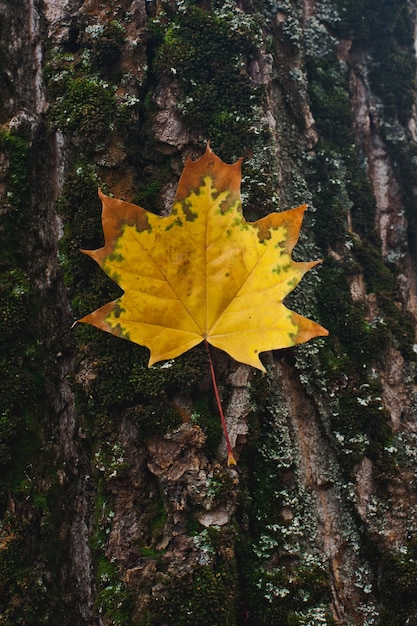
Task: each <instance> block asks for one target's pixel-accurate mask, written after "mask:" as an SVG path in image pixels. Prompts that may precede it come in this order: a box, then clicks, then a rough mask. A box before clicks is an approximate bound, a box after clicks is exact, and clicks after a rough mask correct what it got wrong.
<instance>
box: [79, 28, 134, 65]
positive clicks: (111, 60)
mask: <svg viewBox="0 0 417 626" xmlns="http://www.w3.org/2000/svg"><path fill="white" fill-rule="evenodd" d="M86 32H87V33H88V35H90V37H91V43H90V49H91V63H92V67H93V68H94V69H97V70H99V71H101V72H102V73H104V74H106V72H108V71H109V66H112V65H114V64H115V63H116V62H117V61H119V59H120V56H121V52H122V47H123V44H124V42H125V32H126V31H125V28H124V26H123V25H122V24H121V23H120V22H118V21H117V20H111V21H110V22H108V23H106V24H104V25H101V24H100V25H97V26H90V27H87V28H86Z"/></svg>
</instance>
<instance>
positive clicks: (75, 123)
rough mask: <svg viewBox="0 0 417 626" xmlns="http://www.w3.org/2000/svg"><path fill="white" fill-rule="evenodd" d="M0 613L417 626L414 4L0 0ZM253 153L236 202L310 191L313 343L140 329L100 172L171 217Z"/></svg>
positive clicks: (264, 201)
mask: <svg viewBox="0 0 417 626" xmlns="http://www.w3.org/2000/svg"><path fill="white" fill-rule="evenodd" d="M0 17H1V22H0V50H1V55H0V72H1V73H0V86H1V102H0V146H1V149H2V150H1V159H0V197H1V207H0V211H1V223H0V237H1V248H0V264H1V275H0V290H1V301H0V310H1V315H2V324H1V331H0V363H1V370H2V373H1V377H0V396H1V420H0V464H1V474H0V511H1V518H2V522H1V526H0V529H1V530H0V533H1V534H0V611H1V614H0V624H4V625H7V626H14V625H15V624H25V625H38V624H53V625H55V624H56V625H57V626H58V625H59V626H67V625H68V626H75V625H78V624H79V625H84V624H85V625H88V626H94V625H99V624H100V625H110V624H111V625H120V626H121V625H128V624H133V625H135V626H168V625H169V626H170V625H173V626H174V625H175V626H188V625H191V624H193V626H235V625H238V626H252V625H256V626H261V625H263V626H271V625H278V626H281V625H283V626H284V625H287V624H288V625H292V626H294V625H312V626H315V625H319V624H328V625H331V624H343V625H356V624H357V625H370V624H377V625H380V626H394V625H396V626H402V625H405V624H408V625H417V600H416V598H417V536H416V530H417V517H416V507H417V487H416V485H417V483H416V458H417V453H416V449H417V420H416V418H417V414H416V411H417V408H416V407H417V396H416V382H415V378H416V353H417V350H416V343H415V327H416V317H417V296H416V293H417V280H416V261H417V239H416V237H417V217H416V216H417V185H416V181H417V176H416V174H417V171H416V163H417V109H416V103H417V100H416V87H415V78H416V61H415V50H414V44H415V42H414V32H415V29H416V27H417V7H416V4H415V2H406V0H395V1H393V0H380V2H377V3H376V2H372V0H357V1H356V2H353V1H352V0H334V1H333V2H332V1H331V0H303V1H301V0H300V1H295V0H293V1H291V2H290V1H289V0H285V1H283V2H278V3H277V2H275V0H274V1H273V0H243V2H242V3H239V4H236V3H235V1H234V0H225V1H223V0H213V1H210V0H207V1H204V2H203V1H202V2H200V3H196V2H194V1H193V0H181V1H180V2H178V4H175V3H174V2H173V1H172V2H168V1H165V0H149V1H146V2H145V0H120V1H118V2H99V1H98V0H85V1H80V2H76V1H75V0H55V1H54V0H43V1H40V0H39V1H35V0H1V3H0ZM207 141H210V145H211V147H212V149H213V150H214V151H215V152H216V154H218V156H219V157H220V158H222V159H223V161H225V162H227V163H232V162H234V161H235V160H236V159H238V158H239V157H243V181H242V200H243V211H244V215H245V217H246V219H247V220H248V221H253V220H256V219H259V218H260V217H262V216H264V215H266V214H268V213H270V212H272V211H277V210H278V211H281V210H284V209H288V208H290V207H292V206H296V205H298V204H302V203H308V205H309V210H308V211H307V213H306V217H305V220H304V224H303V228H302V234H301V238H300V242H299V244H298V246H297V248H296V250H295V253H294V257H295V259H296V260H303V261H307V260H312V259H316V258H322V259H323V263H322V264H321V265H320V266H318V267H317V268H315V269H314V270H312V271H311V272H309V274H308V276H306V277H305V278H304V280H303V282H302V284H301V285H300V287H298V288H297V289H296V290H295V292H293V293H292V294H291V296H290V297H289V298H288V300H287V301H288V303H289V305H290V306H291V308H292V309H294V310H296V311H297V312H299V313H300V314H302V315H305V316H307V317H309V318H312V319H314V320H316V321H318V322H319V323H320V324H322V325H323V326H325V327H326V328H328V329H329V331H330V334H329V337H327V338H319V339H314V340H312V341H310V342H308V343H306V344H302V345H300V346H297V347H295V348H291V349H286V350H281V351H276V352H273V353H264V354H263V355H262V360H263V363H264V364H265V367H266V369H267V374H263V373H261V372H260V371H257V370H256V371H255V370H254V369H252V368H249V367H248V366H245V365H242V364H239V363H236V362H234V361H233V360H232V359H231V358H230V357H228V356H227V355H226V354H225V353H222V352H220V351H213V360H214V363H215V368H216V372H217V376H218V379H219V385H220V392H221V396H222V401H223V403H224V408H225V414H226V420H227V422H228V427H229V431H230V436H231V441H232V445H233V446H234V448H235V454H236V457H237V459H238V465H237V467H236V468H234V467H231V468H228V467H227V463H226V459H227V455H226V450H225V444H224V441H223V439H222V434H221V425H220V418H219V415H218V412H217V407H216V402H215V397H214V392H213V389H212V387H211V379H210V371H209V367H208V362H207V357H206V354H205V351H204V348H202V347H197V348H194V349H193V350H191V351H190V352H188V353H186V354H184V355H182V356H181V357H178V358H177V359H175V360H174V361H169V362H167V363H162V364H157V365H155V366H153V367H152V368H150V369H149V368H148V367H147V361H148V358H149V353H148V350H147V349H146V348H143V347H141V346H138V345H136V344H132V343H130V342H128V341H120V340H119V339H118V338H116V337H113V336H111V335H107V334H106V333H102V332H100V331H99V330H97V329H95V328H93V327H91V326H86V325H77V326H75V327H72V324H73V322H74V321H75V320H77V319H79V318H80V317H82V316H83V315H86V314H87V313H90V312H91V311H92V310H94V309H96V308H98V307H99V306H101V305H103V304H104V303H106V302H108V301H109V300H111V299H114V298H115V297H116V296H117V295H118V293H119V291H118V288H117V287H116V286H115V285H114V284H113V283H112V282H111V281H110V280H109V279H108V278H107V277H106V276H105V274H104V272H102V271H101V269H100V268H99V267H98V266H97V265H96V264H95V263H94V261H93V260H92V259H90V258H88V257H86V256H84V255H82V254H80V253H79V249H80V248H82V249H87V250H88V249H95V248H98V247H100V246H101V245H102V228H101V221H100V202H99V199H98V196H97V189H98V188H99V187H101V188H102V189H103V191H104V192H105V193H107V194H111V195H113V196H115V197H117V198H120V199H123V200H128V201H132V202H134V203H136V204H139V205H141V206H143V207H144V208H146V209H147V210H150V211H153V212H156V213H159V214H161V215H166V214H167V213H168V212H169V211H170V207H171V206H172V201H173V198H174V196H175V189H176V185H177V182H178V179H179V176H180V173H181V171H182V168H183V165H184V162H185V159H186V158H188V157H191V158H193V159H194V158H197V157H199V156H201V155H202V154H203V152H204V150H205V146H206V142H207Z"/></svg>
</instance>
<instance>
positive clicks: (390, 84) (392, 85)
mask: <svg viewBox="0 0 417 626" xmlns="http://www.w3.org/2000/svg"><path fill="white" fill-rule="evenodd" d="M337 6H338V8H339V11H340V13H341V18H342V19H341V22H340V24H339V25H338V31H339V32H340V34H341V36H342V37H352V36H353V37H354V38H355V39H357V40H358V41H359V42H360V44H361V45H362V46H366V48H367V51H368V54H369V55H370V57H371V64H370V67H371V71H370V81H371V86H372V89H373V91H374V93H375V94H376V95H378V96H379V97H380V98H381V99H382V102H383V103H384V107H385V111H386V114H387V115H388V116H389V117H397V116H398V118H399V119H400V121H401V122H402V123H404V124H406V123H407V121H408V119H409V117H410V115H411V108H412V106H413V102H414V100H415V75H416V59H415V54H414V33H413V20H412V17H411V15H410V7H409V5H408V4H407V3H406V2H403V1H402V0H381V2H378V3H375V2H373V1H372V0H338V1H337Z"/></svg>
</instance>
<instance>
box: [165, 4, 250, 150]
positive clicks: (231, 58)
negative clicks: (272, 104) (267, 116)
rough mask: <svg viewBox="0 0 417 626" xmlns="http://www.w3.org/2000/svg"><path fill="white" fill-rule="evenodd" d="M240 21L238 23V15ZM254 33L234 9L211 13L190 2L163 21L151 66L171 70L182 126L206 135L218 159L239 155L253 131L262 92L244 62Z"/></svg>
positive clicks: (168, 72)
mask: <svg viewBox="0 0 417 626" xmlns="http://www.w3.org/2000/svg"><path fill="white" fill-rule="evenodd" d="M240 16H241V22H240V23H239V17H240ZM258 36H259V29H258V25H257V24H256V22H255V20H254V19H252V20H249V19H248V18H247V16H246V21H243V13H242V14H241V13H240V12H237V13H232V12H230V15H229V14H224V13H221V12H219V14H216V12H215V11H213V10H205V9H202V8H200V7H197V6H193V5H191V4H189V5H187V6H186V8H185V10H184V11H181V12H178V13H176V14H175V16H174V17H173V19H172V20H171V21H170V22H169V24H168V26H167V28H166V30H165V32H164V35H163V43H162V45H161V46H160V48H159V49H158V51H157V54H156V57H155V63H154V69H155V71H156V72H157V73H158V74H161V75H164V74H165V75H166V74H170V75H172V74H175V77H176V79H177V81H178V82H179V85H180V87H181V90H182V93H183V97H182V99H181V101H180V105H179V107H180V110H181V111H182V113H183V115H184V116H185V118H186V120H187V123H188V125H189V126H190V127H191V128H193V129H196V130H198V131H199V132H200V133H201V132H202V133H203V134H204V135H205V136H206V137H208V138H210V139H211V140H212V142H213V144H214V145H215V146H216V148H217V149H218V150H221V152H222V155H223V158H224V159H230V158H233V157H235V156H236V154H237V155H239V154H240V153H241V152H242V150H243V148H244V145H243V138H244V140H245V143H247V142H248V141H249V142H250V137H251V135H252V134H253V128H252V125H253V115H254V108H255V107H256V106H257V105H259V104H260V102H261V100H262V92H261V91H260V90H259V88H256V87H255V85H254V84H253V83H252V82H251V81H250V79H249V76H248V75H247V73H246V71H245V69H244V68H245V64H246V63H247V61H248V59H249V57H250V56H251V55H252V54H253V53H254V51H255V46H256V42H257V39H258Z"/></svg>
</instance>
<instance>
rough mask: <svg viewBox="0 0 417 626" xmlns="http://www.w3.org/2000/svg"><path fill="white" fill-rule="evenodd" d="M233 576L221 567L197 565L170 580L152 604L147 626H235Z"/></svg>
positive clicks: (234, 581)
mask: <svg viewBox="0 0 417 626" xmlns="http://www.w3.org/2000/svg"><path fill="white" fill-rule="evenodd" d="M235 585H236V580H235V576H234V573H233V570H232V571H228V569H227V568H226V567H225V565H224V564H223V565H222V566H221V567H219V566H218V565H214V567H209V566H201V565H198V566H196V567H195V568H194V570H193V572H192V573H191V574H187V575H185V576H181V577H174V578H171V579H170V580H169V581H167V583H166V584H165V585H164V588H163V590H162V593H161V594H160V595H159V594H158V595H159V597H158V599H157V600H155V601H154V602H152V603H151V607H150V611H149V616H148V618H147V619H148V624H149V626H164V625H165V624H175V625H176V626H189V624H193V625H195V626H218V625H219V624H222V626H235V624H236V617H235V606H234V589H235Z"/></svg>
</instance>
